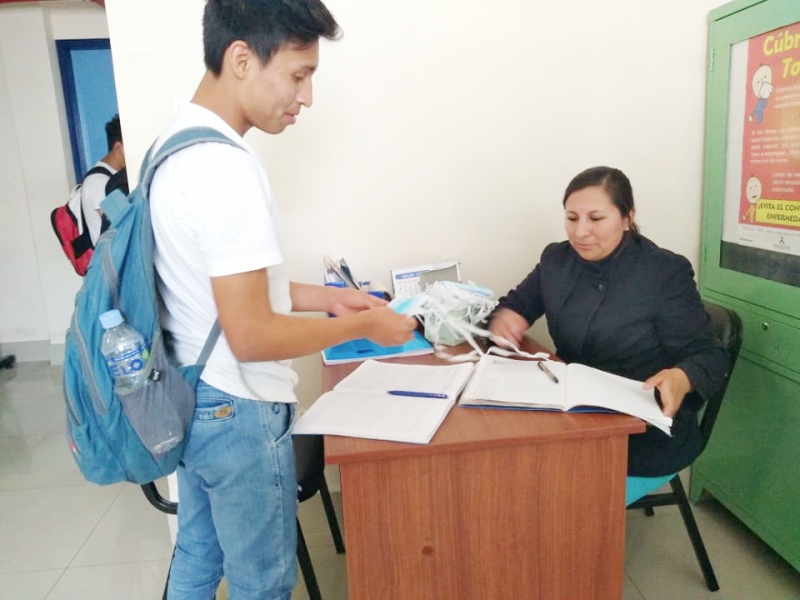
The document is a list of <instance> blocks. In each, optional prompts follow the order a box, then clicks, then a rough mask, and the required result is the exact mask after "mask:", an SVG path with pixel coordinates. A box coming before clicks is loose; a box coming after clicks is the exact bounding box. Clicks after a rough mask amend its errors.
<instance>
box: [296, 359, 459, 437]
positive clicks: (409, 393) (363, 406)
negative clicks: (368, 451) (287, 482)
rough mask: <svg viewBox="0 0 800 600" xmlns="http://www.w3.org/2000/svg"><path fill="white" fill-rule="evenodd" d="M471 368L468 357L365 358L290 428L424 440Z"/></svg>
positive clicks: (432, 430)
mask: <svg viewBox="0 0 800 600" xmlns="http://www.w3.org/2000/svg"><path fill="white" fill-rule="evenodd" d="M473 368H474V365H473V364H472V363H462V364H457V365H442V366H439V365H404V364H399V363H385V362H379V361H375V360H367V361H366V362H364V363H363V364H361V365H359V367H358V368H357V369H356V370H355V371H353V372H352V373H351V374H350V375H348V376H347V377H345V378H344V379H342V381H340V382H339V383H338V384H337V385H336V386H335V387H334V388H333V390H332V391H330V392H327V393H326V394H323V395H322V396H320V398H319V399H318V400H317V401H316V402H315V403H314V404H313V405H312V406H311V408H310V409H309V410H308V411H307V412H306V413H305V414H304V415H303V416H302V417H300V419H298V421H297V423H296V424H295V426H294V430H293V432H292V433H295V434H327V435H345V436H350V437H360V438H369V439H374V440H390V441H396V442H410V443H414V444H427V443H428V442H430V441H431V438H432V437H433V435H434V434H435V433H436V430H437V429H439V426H440V425H441V424H442V421H444V419H445V417H446V416H447V413H448V412H450V409H451V408H452V406H453V404H455V401H456V398H457V397H458V394H459V393H460V392H461V390H462V389H463V388H464V386H465V385H466V383H467V380H468V379H469V377H470V375H471V374H472V370H473ZM390 391H391V392H393V393H390ZM398 393H400V394H402V395H397V394H398ZM434 395H439V396H444V397H434Z"/></svg>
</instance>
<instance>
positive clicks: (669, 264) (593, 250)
mask: <svg viewBox="0 0 800 600" xmlns="http://www.w3.org/2000/svg"><path fill="white" fill-rule="evenodd" d="M563 203H564V210H565V215H566V230H567V238H568V240H569V241H567V242H561V243H557V244H550V245H549V246H547V247H546V248H545V249H544V252H542V256H541V259H540V261H539V264H538V265H537V266H536V268H535V269H534V270H533V271H532V272H531V273H530V274H529V275H528V276H527V277H526V278H525V279H524V280H523V281H522V283H520V284H519V285H518V286H517V287H516V288H515V289H513V290H511V291H510V292H509V293H508V294H507V295H506V296H504V297H503V298H501V299H500V303H499V305H498V307H497V309H495V311H494V313H493V314H492V316H491V322H490V325H489V329H490V330H491V332H492V333H494V334H497V335H500V336H502V337H504V338H506V339H508V340H510V341H513V342H515V343H517V344H519V342H520V341H521V339H522V336H523V334H524V333H525V331H527V329H528V328H529V327H530V326H531V324H533V322H534V321H536V319H538V318H539V317H541V316H542V315H545V316H546V317H547V327H548V330H549V332H550V336H551V337H552V339H553V342H554V343H555V346H556V353H557V354H558V356H559V357H560V358H561V359H563V360H564V361H566V362H568V363H570V362H578V363H582V364H585V365H589V366H591V367H595V368H597V369H602V370H603V371H608V372H610V373H615V374H617V375H621V376H623V377H628V378H630V379H635V380H639V381H644V382H645V387H646V388H648V389H652V388H655V389H657V390H658V394H659V395H660V401H661V406H662V410H663V411H664V414H665V415H667V416H669V417H672V418H673V426H672V436H668V435H666V434H665V433H663V432H662V431H661V430H659V429H656V428H655V427H651V426H648V427H647V431H646V432H645V433H643V434H639V435H632V436H630V440H629V445H628V475H633V476H636V477H658V476H665V475H672V474H674V473H676V472H678V471H680V470H681V469H683V468H684V467H686V466H688V465H689V464H691V463H692V461H694V459H695V458H697V455H698V454H699V452H700V444H701V438H700V429H699V425H698V420H697V411H698V410H699V409H700V408H701V407H702V405H703V403H704V401H705V400H706V399H707V398H709V397H710V396H711V395H712V394H713V393H714V392H715V391H716V390H717V388H718V387H719V386H720V384H721V383H722V381H723V378H724V376H725V371H726V368H727V364H728V356H727V352H726V351H725V350H724V349H722V348H719V347H718V346H717V345H716V343H715V339H714V336H713V334H712V332H711V330H710V329H709V326H708V322H709V319H708V316H707V315H706V312H705V309H704V308H703V304H702V302H701V300H700V296H699V294H698V292H697V287H696V286H695V282H694V279H693V276H694V272H693V271H692V267H691V265H690V264H689V261H688V260H686V258H684V257H682V256H679V255H677V254H674V253H672V252H670V251H668V250H664V249H662V248H659V247H658V246H656V245H655V244H654V243H653V242H651V241H650V240H648V239H647V238H645V237H644V236H642V235H641V234H640V233H639V230H638V228H637V227H636V225H635V223H634V205H633V191H632V190H631V184H630V182H629V181H628V178H627V177H626V176H625V175H624V174H623V173H622V171H619V170H618V169H613V168H610V167H594V168H591V169H587V170H586V171H583V172H582V173H580V174H578V175H577V176H576V177H575V178H574V179H573V180H572V181H571V182H570V184H569V186H567V190H566V192H565V193H564V201H563ZM629 486H630V480H629ZM629 491H630V490H629ZM641 495H643V493H640V494H639V496H641ZM633 499H635V497H633V498H631V496H630V494H629V499H628V502H630V501H632V500H633Z"/></svg>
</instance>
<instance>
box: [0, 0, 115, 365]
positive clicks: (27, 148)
mask: <svg viewBox="0 0 800 600" xmlns="http://www.w3.org/2000/svg"><path fill="white" fill-rule="evenodd" d="M103 37H108V29H107V25H106V19H105V13H104V11H103V10H102V9H101V8H100V7H99V6H97V5H95V4H89V3H70V2H63V3H62V2H52V3H47V4H46V5H40V4H20V5H11V6H7V5H4V6H2V7H0V207H2V217H3V218H2V219H0V306H1V307H2V310H0V345H1V346H2V353H3V354H6V353H10V352H14V353H16V354H17V359H18V360H45V359H50V360H52V361H53V362H59V361H60V360H61V353H62V352H63V349H62V347H61V345H62V344H63V342H64V334H65V332H66V329H67V327H68V326H69V318H70V315H71V313H72V305H73V298H74V295H75V292H76V291H77V290H78V288H79V286H80V278H79V277H78V276H77V275H75V273H74V271H72V268H71V267H70V265H69V263H68V262H67V261H66V259H65V258H64V256H63V254H62V253H61V249H60V247H59V245H58V242H57V241H56V238H55V235H54V234H53V231H52V228H51V226H50V211H51V210H52V209H53V208H55V207H56V206H58V204H63V203H64V202H66V199H67V197H68V195H69V188H70V187H71V185H72V184H74V174H73V173H72V168H71V164H72V159H71V155H70V148H69V137H68V133H67V128H66V120H65V119H66V117H65V110H64V101H63V93H62V91H61V83H60V75H59V71H58V60H57V58H56V51H55V40H56V39H64V38H103Z"/></svg>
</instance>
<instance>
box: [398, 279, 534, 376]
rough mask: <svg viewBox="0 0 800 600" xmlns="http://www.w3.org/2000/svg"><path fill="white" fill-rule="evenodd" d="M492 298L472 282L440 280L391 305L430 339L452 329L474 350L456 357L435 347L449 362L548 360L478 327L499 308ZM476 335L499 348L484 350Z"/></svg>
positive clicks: (438, 346) (487, 292)
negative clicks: (490, 357) (503, 358)
mask: <svg viewBox="0 0 800 600" xmlns="http://www.w3.org/2000/svg"><path fill="white" fill-rule="evenodd" d="M491 296H492V291H491V290H490V289H488V288H484V287H480V286H476V285H474V284H472V283H468V284H464V283H458V282H453V281H437V282H435V283H432V284H430V285H428V286H427V287H426V288H425V291H424V292H423V293H421V294H417V295H415V296H406V297H400V298H395V299H394V300H392V301H391V302H390V303H389V306H390V307H391V308H392V309H394V310H395V312H398V313H400V314H403V315H406V316H409V317H417V318H418V319H420V321H422V323H423V324H424V325H425V334H426V337H428V338H429V339H431V340H438V339H441V335H440V334H441V333H442V332H443V330H444V331H448V330H449V331H448V333H450V334H453V335H455V336H456V337H457V338H458V339H459V340H463V341H466V342H467V343H468V344H469V345H470V346H471V347H472V348H473V351H472V352H468V353H464V354H456V355H453V354H451V353H450V352H448V351H447V350H446V348H445V346H444V345H442V344H434V348H435V350H436V355H437V356H439V357H441V358H445V359H447V360H448V361H450V362H464V361H468V360H478V359H479V358H480V357H481V356H483V355H484V354H499V355H501V356H512V355H518V356H523V357H526V358H547V357H548V356H549V354H548V353H546V352H537V353H536V354H530V353H528V352H523V351H522V350H520V349H519V348H517V346H516V345H515V344H513V343H512V342H510V341H508V340H507V339H505V338H503V337H500V336H496V335H494V334H492V333H491V332H490V331H489V330H487V329H483V328H481V327H478V325H477V324H479V323H481V322H483V321H484V320H485V319H486V317H488V316H489V315H490V314H491V312H492V311H493V310H494V309H495V307H496V306H497V301H496V300H493V299H492V298H491ZM476 336H477V337H483V338H486V339H488V340H490V341H492V342H494V343H495V344H497V345H496V346H492V347H490V348H489V349H488V350H487V351H484V350H482V349H481V347H480V345H479V344H478V343H477V342H476V341H475V337H476Z"/></svg>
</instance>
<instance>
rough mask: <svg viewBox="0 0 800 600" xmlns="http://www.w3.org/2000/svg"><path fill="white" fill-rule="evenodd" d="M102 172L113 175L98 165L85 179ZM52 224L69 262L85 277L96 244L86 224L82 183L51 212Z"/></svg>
mask: <svg viewBox="0 0 800 600" xmlns="http://www.w3.org/2000/svg"><path fill="white" fill-rule="evenodd" d="M97 173H102V174H103V175H108V176H109V177H111V171H109V170H108V169H106V168H105V167H101V166H96V167H94V168H93V169H90V170H89V172H88V173H86V175H85V176H84V178H83V179H84V181H85V180H86V178H87V177H88V176H89V175H95V174H97ZM50 224H51V225H52V226H53V231H54V232H55V234H56V237H57V238H58V242H59V243H60V244H61V249H62V250H64V254H66V255H67V258H68V259H69V262H71V263H72V266H73V268H74V269H75V272H76V273H77V274H78V275H80V276H81V277H83V276H84V275H86V269H88V268H89V261H90V260H91V259H92V252H93V251H94V244H92V238H91V236H90V235H89V228H88V227H87V226H86V217H84V216H83V207H82V206H81V184H78V185H76V186H75V187H74V188H72V191H71V192H70V194H69V200H68V201H67V203H66V204H64V205H63V206H59V207H58V208H56V209H55V210H54V211H53V212H51V213H50Z"/></svg>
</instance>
